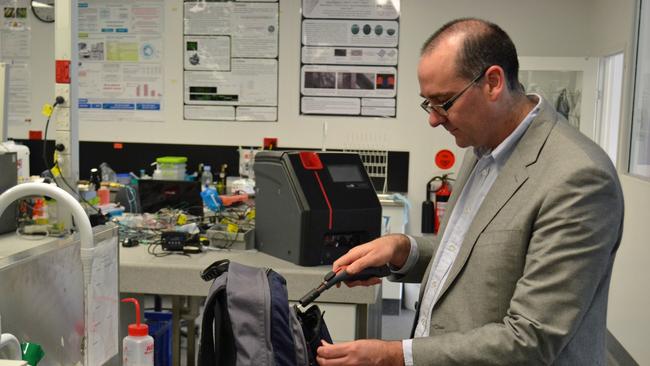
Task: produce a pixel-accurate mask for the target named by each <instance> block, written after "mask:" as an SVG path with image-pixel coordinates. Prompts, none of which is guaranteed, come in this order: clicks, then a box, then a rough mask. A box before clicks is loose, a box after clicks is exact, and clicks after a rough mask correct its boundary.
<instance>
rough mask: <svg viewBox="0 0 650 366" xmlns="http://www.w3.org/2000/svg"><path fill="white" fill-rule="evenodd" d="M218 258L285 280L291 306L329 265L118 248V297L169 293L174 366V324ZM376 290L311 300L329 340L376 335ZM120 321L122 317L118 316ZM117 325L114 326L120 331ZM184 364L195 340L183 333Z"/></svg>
mask: <svg viewBox="0 0 650 366" xmlns="http://www.w3.org/2000/svg"><path fill="white" fill-rule="evenodd" d="M221 259H229V260H231V261H233V262H237V263H241V264H245V265H249V266H254V267H267V268H272V269H273V270H274V271H276V272H278V273H279V274H281V275H282V276H283V277H284V278H285V279H286V280H287V292H288V295H289V300H290V301H293V302H297V300H298V299H300V298H301V297H302V296H304V295H305V294H306V293H307V292H309V291H310V290H311V289H313V288H314V287H316V286H318V285H319V284H320V283H321V281H322V280H323V276H324V275H325V274H326V273H327V272H329V271H330V270H331V266H329V265H328V266H316V267H303V266H298V265H295V264H293V263H291V262H287V261H284V260H282V259H278V258H275V257H272V256H270V255H268V254H265V253H261V252H258V251H255V250H248V251H243V250H240V251H236V250H230V251H228V250H219V251H204V252H202V253H199V254H191V255H190V256H189V257H188V256H184V255H168V256H164V257H156V256H153V255H151V254H149V253H148V251H147V247H146V246H145V245H140V246H137V247H131V248H127V247H120V293H122V294H123V295H124V294H154V295H169V296H170V297H171V299H172V323H173V335H172V339H173V341H172V347H173V351H172V357H173V362H172V364H173V365H180V326H179V324H180V320H181V319H184V320H186V321H190V322H192V321H194V320H195V319H196V318H197V317H198V316H199V308H200V306H201V303H202V301H203V298H204V297H205V296H207V294H208V291H209V289H210V285H211V282H205V281H203V280H202V279H201V277H200V273H201V271H202V270H203V269H204V268H206V267H207V266H209V265H210V264H212V263H213V262H215V261H217V260H221ZM380 299H381V287H380V286H374V287H355V288H347V287H346V286H341V287H340V288H332V289H330V290H328V291H326V292H324V293H323V294H322V295H321V296H320V297H319V298H318V301H317V304H318V305H319V307H320V308H321V309H322V310H325V314H326V315H325V321H326V322H327V325H328V327H329V329H330V332H331V333H332V337H333V339H334V341H339V342H340V341H349V340H353V339H358V338H368V337H370V338H380V337H381V301H380ZM122 318H124V317H122ZM122 328H123V326H121V327H120V329H122ZM187 344H188V349H187V355H188V360H187V365H188V366H191V365H194V357H193V355H194V354H195V349H194V346H195V344H196V340H195V338H194V332H191V331H188V342H187Z"/></svg>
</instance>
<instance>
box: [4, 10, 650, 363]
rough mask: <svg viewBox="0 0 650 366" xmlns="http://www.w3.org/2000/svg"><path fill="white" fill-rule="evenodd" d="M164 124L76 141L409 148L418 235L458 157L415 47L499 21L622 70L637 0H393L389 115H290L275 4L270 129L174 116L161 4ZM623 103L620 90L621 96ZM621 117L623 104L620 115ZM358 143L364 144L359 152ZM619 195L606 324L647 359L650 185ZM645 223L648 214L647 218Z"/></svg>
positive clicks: (295, 58)
mask: <svg viewBox="0 0 650 366" xmlns="http://www.w3.org/2000/svg"><path fill="white" fill-rule="evenodd" d="M166 4H167V5H166V14H165V16H166V18H165V27H166V39H165V58H166V64H165V79H166V81H165V96H166V97H165V101H164V102H165V106H164V108H165V122H164V123H112V124H110V125H109V124H107V123H94V122H89V121H80V134H79V136H80V139H81V140H92V141H121V142H162V143H187V144H215V145H239V144H241V145H259V144H260V143H261V141H262V138H263V137H265V136H267V137H278V138H279V143H280V146H300V147H316V148H318V147H320V145H321V131H322V123H323V122H327V123H328V131H329V132H328V136H327V145H326V146H327V147H331V148H338V147H354V145H355V143H354V140H355V138H356V139H358V138H359V137H361V138H362V139H363V140H364V144H365V145H367V141H368V140H371V141H376V142H378V144H379V145H380V146H378V147H380V148H385V149H390V150H403V151H409V152H410V154H411V155H410V171H409V198H410V200H411V202H412V204H413V208H412V210H411V223H412V225H411V226H410V231H411V232H412V233H417V232H419V227H420V202H421V201H422V200H423V199H424V195H423V192H424V189H423V187H424V184H425V183H426V181H427V180H428V179H429V178H430V177H431V176H432V175H434V173H435V168H434V163H433V156H434V154H435V152H436V151H438V150H439V149H443V148H447V149H450V150H452V151H454V152H455V153H456V154H457V156H458V158H459V159H460V158H461V157H462V153H461V151H460V149H458V148H457V147H456V146H455V145H454V141H453V139H452V138H451V137H450V136H449V135H448V134H447V133H446V131H444V130H442V129H436V130H433V129H431V128H430V127H429V126H428V124H427V122H426V116H425V114H424V113H423V112H422V111H421V110H420V108H419V106H418V104H419V102H420V98H419V97H418V94H419V89H418V84H417V79H416V73H415V69H416V66H417V62H418V54H419V48H420V46H421V43H422V42H423V41H424V40H425V39H426V38H427V36H428V35H429V34H430V33H432V32H433V31H434V30H435V29H436V28H438V27H439V26H441V25H442V24H443V23H444V22H446V21H448V20H450V19H453V18H456V17H466V16H478V17H481V18H485V19H488V20H491V21H494V22H496V23H497V24H500V25H501V26H502V27H503V28H504V29H505V30H506V31H507V32H508V33H509V34H510V35H511V36H512V38H513V40H514V42H515V44H516V45H517V48H518V50H519V54H520V55H521V56H553V57H562V56H564V57H570V56H574V57H575V56H599V55H605V54H608V53H613V52H616V51H620V50H623V51H625V58H626V60H627V61H628V63H627V69H626V74H627V75H628V81H629V76H630V75H631V74H630V64H629V61H630V60H631V58H632V57H633V54H632V40H631V35H632V29H633V28H632V23H633V18H634V6H635V4H636V0H618V1H611V0H572V1H566V0H545V1H533V0H523V1H522V0H493V1H478V0H456V1H442V0H433V1H432V0H402V9H401V11H402V15H401V19H400V21H401V23H400V27H401V29H400V31H401V39H400V58H399V77H398V98H397V118H394V119H376V118H370V119H365V118H348V117H316V116H300V115H299V99H298V98H299V67H300V63H299V59H300V57H299V55H300V1H299V0H281V5H280V10H281V13H280V76H279V78H280V83H279V111H278V116H279V122H278V123H255V122H253V123H225V122H206V121H184V120H183V118H182V99H183V98H182V81H183V80H182V58H181V56H182V52H181V46H182V33H183V30H182V16H183V15H182V2H181V1H180V0H178V1H171V0H168V1H166ZM52 30H53V27H52V26H51V25H46V24H42V23H34V24H33V36H32V42H33V46H32V50H33V53H32V54H33V55H34V57H33V62H34V68H33V70H32V78H33V84H32V86H33V88H34V90H33V108H32V118H33V119H34V121H33V122H32V123H31V124H29V125H28V124H24V125H20V126H14V125H12V126H10V130H9V134H10V136H12V137H16V138H26V136H27V131H28V130H29V129H42V128H43V126H44V118H43V117H42V116H41V115H40V107H41V105H42V104H43V103H45V102H48V101H51V99H53V94H54V83H53V78H54V73H53V72H52V70H53V63H54V61H53V56H52V55H53V47H52V42H53V36H52ZM626 93H627V94H626V99H628V100H629V97H630V95H629V91H626ZM623 117H624V120H625V119H626V118H628V119H629V108H628V110H625V111H624V112H623ZM365 145H364V146H365ZM621 171H624V170H621ZM621 180H622V183H623V188H624V193H625V197H626V205H627V207H626V210H627V211H626V222H625V235H624V238H623V243H622V245H621V249H620V251H619V255H618V258H617V262H616V265H615V268H614V278H613V282H612V291H611V296H610V316H609V327H610V330H611V331H612V332H613V334H614V335H615V336H616V337H617V338H618V339H619V340H620V341H621V342H622V344H623V345H624V346H625V347H626V348H627V349H628V351H629V352H630V353H631V354H632V356H633V357H634V358H635V359H636V360H637V361H638V362H639V363H640V364H646V363H650V347H647V345H646V344H645V343H647V333H648V331H647V329H650V320H649V319H650V313H649V312H648V309H650V307H649V306H648V305H649V302H650V301H649V300H648V298H649V296H648V291H647V287H648V286H647V285H644V283H642V282H641V281H642V280H643V279H644V278H647V277H649V274H648V272H649V271H648V269H647V266H643V265H644V263H643V260H644V259H646V258H648V257H649V254H650V253H648V251H649V249H648V246H646V245H645V243H646V242H647V240H648V239H647V238H648V237H650V226H649V225H647V219H646V220H645V221H644V219H643V217H644V214H645V213H646V212H647V208H648V207H650V201H649V200H650V199H649V198H648V197H650V183H648V182H645V181H640V180H638V179H635V178H630V177H626V176H622V177H621ZM646 217H647V215H646Z"/></svg>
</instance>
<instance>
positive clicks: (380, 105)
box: [300, 0, 400, 117]
mask: <svg viewBox="0 0 650 366" xmlns="http://www.w3.org/2000/svg"><path fill="white" fill-rule="evenodd" d="M399 7H400V3H399V0H383V1H382V0H355V1H350V2H341V1H337V0H303V1H302V16H303V19H302V36H301V40H302V50H301V64H302V66H301V69H300V98H301V101H300V112H301V113H302V114H318V115H357V116H381V117H395V115H396V98H397V66H398V65H397V60H398V56H399V52H398V46H399Z"/></svg>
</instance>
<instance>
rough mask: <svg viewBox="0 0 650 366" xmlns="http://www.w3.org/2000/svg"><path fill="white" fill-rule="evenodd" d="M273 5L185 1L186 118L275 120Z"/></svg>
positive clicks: (275, 8) (275, 12) (276, 11)
mask: <svg viewBox="0 0 650 366" xmlns="http://www.w3.org/2000/svg"><path fill="white" fill-rule="evenodd" d="M278 21H279V3H278V1H277V0H275V1H268V0H267V1H258V2H242V1H237V2H233V1H219V2H206V1H185V2H184V37H183V59H184V60H183V70H184V72H183V79H184V82H183V84H184V99H183V102H184V108H183V115H184V118H185V119H191V120H207V121H219V120H222V121H277V109H278V25H279V23H278Z"/></svg>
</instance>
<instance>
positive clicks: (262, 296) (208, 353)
mask: <svg viewBox="0 0 650 366" xmlns="http://www.w3.org/2000/svg"><path fill="white" fill-rule="evenodd" d="M201 277H202V278H203V279H204V280H206V281H211V280H214V281H213V282H212V286H211V287H210V292H209V294H208V297H207V299H206V302H205V308H204V310H203V317H202V324H201V335H200V341H199V359H198V361H199V366H215V365H219V366H244V365H259V366H285V365H286V366H294V365H295V366H306V365H317V363H316V349H317V348H318V346H319V345H320V340H321V339H324V340H326V341H328V342H329V343H331V342H332V339H331V337H330V335H329V332H328V330H327V326H326V325H325V323H324V321H323V313H321V311H320V310H319V309H318V307H317V306H315V305H312V306H311V307H309V308H308V309H307V310H305V311H304V312H303V311H301V310H300V309H299V308H298V307H296V306H293V307H291V306H289V301H288V298H287V288H286V281H285V279H284V278H283V277H282V276H281V275H280V274H278V273H276V272H274V271H273V270H271V269H263V268H254V267H249V266H245V265H242V264H239V263H235V262H230V261H228V260H222V261H217V262H215V263H213V264H212V265H210V266H209V267H208V268H206V269H205V270H204V271H203V273H202V274H201Z"/></svg>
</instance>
